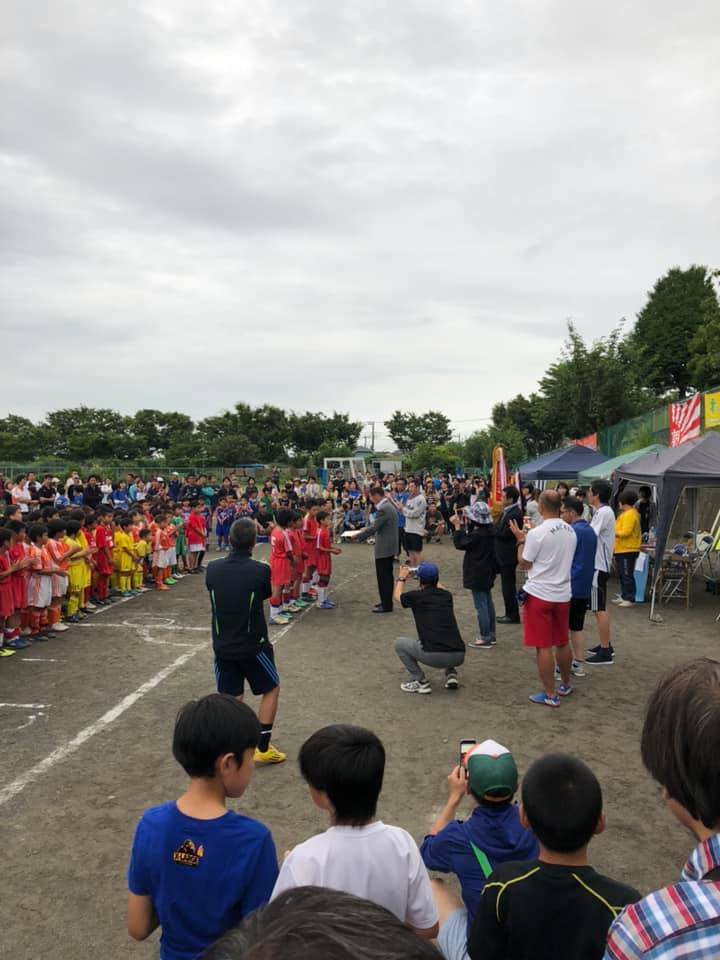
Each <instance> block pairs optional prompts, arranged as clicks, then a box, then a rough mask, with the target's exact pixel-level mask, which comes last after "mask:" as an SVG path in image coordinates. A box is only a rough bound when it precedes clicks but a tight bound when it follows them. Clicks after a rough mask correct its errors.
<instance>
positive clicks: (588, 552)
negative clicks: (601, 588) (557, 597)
mask: <svg viewBox="0 0 720 960" xmlns="http://www.w3.org/2000/svg"><path fill="white" fill-rule="evenodd" d="M572 528H573V530H574V531H575V536H576V538H577V545H576V547H575V556H574V557H573V562H572V569H571V571H570V585H571V590H572V598H573V600H585V598H586V597H589V596H590V594H591V592H592V581H593V576H594V574H595V550H596V548H597V534H596V533H595V531H594V530H593V528H592V527H591V526H590V524H589V523H588V522H587V520H576V521H575V523H574V524H573V525H572Z"/></svg>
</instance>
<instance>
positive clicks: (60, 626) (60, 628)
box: [53, 620, 70, 633]
mask: <svg viewBox="0 0 720 960" xmlns="http://www.w3.org/2000/svg"><path fill="white" fill-rule="evenodd" d="M69 629H70V627H69V626H68V625H67V624H66V623H62V621H60V620H59V621H58V622H57V623H56V624H54V625H53V630H55V632H56V633H65V631H66V630H69Z"/></svg>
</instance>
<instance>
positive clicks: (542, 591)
mask: <svg viewBox="0 0 720 960" xmlns="http://www.w3.org/2000/svg"><path fill="white" fill-rule="evenodd" d="M560 504H561V500H560V496H559V495H558V493H557V491H555V490H546V491H545V493H542V494H541V495H540V501H539V507H540V515H541V516H542V518H543V522H542V523H541V524H540V526H539V527H535V529H534V530H528V532H527V534H526V533H525V532H524V530H523V529H522V526H521V525H520V524H519V523H518V522H517V521H516V520H512V521H511V522H510V529H511V531H512V534H513V537H514V539H515V540H516V542H517V556H518V564H519V565H520V567H522V569H523V570H527V572H528V578H527V582H526V584H525V593H526V594H527V599H526V600H525V610H524V616H523V644H524V646H526V647H534V648H535V656H536V660H537V669H538V674H539V675H540V682H541V684H542V690H541V691H540V692H539V693H533V694H531V695H530V697H529V698H528V699H529V700H530V702H531V703H538V704H542V705H544V706H546V707H559V706H560V697H567V696H569V694H571V693H572V692H573V688H572V687H571V686H570V669H571V664H572V654H571V652H570V641H569V636H568V629H569V622H570V598H571V596H572V591H571V585H570V575H571V570H572V562H573V557H574V556H575V547H576V546H577V537H576V536H575V531H574V530H573V528H572V527H571V526H570V524H568V523H565V521H564V520H562V519H561V518H560ZM553 654H554V656H553ZM556 661H557V665H558V667H559V668H560V678H561V680H562V683H561V684H560V686H559V687H558V689H557V692H556V691H555V662H556Z"/></svg>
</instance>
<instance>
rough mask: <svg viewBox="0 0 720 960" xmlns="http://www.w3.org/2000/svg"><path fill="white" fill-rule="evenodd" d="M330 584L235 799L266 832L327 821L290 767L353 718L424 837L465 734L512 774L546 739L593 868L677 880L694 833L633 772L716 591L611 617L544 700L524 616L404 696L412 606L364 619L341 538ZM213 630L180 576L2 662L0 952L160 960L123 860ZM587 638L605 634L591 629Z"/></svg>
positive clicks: (451, 563) (355, 555)
mask: <svg viewBox="0 0 720 960" xmlns="http://www.w3.org/2000/svg"><path fill="white" fill-rule="evenodd" d="M258 555H259V556H262V555H263V548H260V549H259V551H258ZM427 556H428V558H429V559H433V560H435V561H436V562H438V563H439V564H440V568H441V578H442V580H443V582H444V583H445V585H446V586H448V587H450V588H451V589H452V590H453V591H454V592H455V596H456V609H457V613H458V620H459V622H460V626H461V629H462V631H463V633H464V636H465V638H466V639H470V638H471V637H472V636H473V635H475V633H476V625H475V620H474V614H473V611H472V605H471V602H470V597H469V594H467V593H465V592H464V591H463V590H462V587H461V579H460V565H461V564H460V561H461V557H460V555H459V554H457V553H456V552H455V551H454V550H453V548H452V546H451V545H450V544H441V545H438V546H432V547H430V548H429V549H428V552H427ZM333 579H334V583H333V584H332V595H333V598H334V599H335V601H336V602H337V607H336V609H335V610H333V611H320V610H316V609H314V608H311V609H309V610H307V611H305V612H304V613H303V614H302V615H301V616H299V617H297V618H296V619H295V621H294V622H293V623H292V626H291V627H289V628H276V629H275V633H274V639H275V640H276V648H275V651H276V657H277V661H278V665H279V669H280V673H281V677H282V684H283V685H282V693H281V703H280V711H279V715H278V719H277V722H276V726H275V733H274V736H273V740H274V742H275V743H276V745H277V746H278V747H280V748H281V749H283V750H285V751H287V753H288V754H289V758H290V759H289V760H288V762H287V763H286V764H283V765H282V766H279V767H272V768H269V769H260V770H258V771H257V773H256V776H255V778H254V780H253V782H252V784H251V786H250V789H249V791H248V793H247V794H246V796H245V797H244V798H243V799H242V801H240V806H241V807H242V808H243V809H244V810H245V811H246V812H247V813H249V814H250V815H252V816H255V817H258V818H260V819H262V820H263V821H265V822H266V823H267V824H268V825H269V826H270V828H271V829H272V831H273V834H274V836H275V841H276V844H277V848H278V851H279V852H280V853H282V851H284V850H285V849H287V848H288V847H290V846H292V845H293V844H295V843H297V842H299V841H301V840H303V839H304V838H305V837H307V836H308V835H310V834H312V833H314V832H317V831H319V830H321V829H323V826H324V823H323V815H322V814H321V812H320V811H319V810H317V809H316V808H314V807H313V806H312V805H311V803H310V801H309V799H308V796H307V792H306V790H305V788H304V786H303V783H302V781H301V779H300V776H299V774H298V769H297V764H296V762H295V758H296V756H297V752H298V749H299V747H300V745H301V743H302V742H303V740H304V739H305V738H306V737H307V736H308V735H309V734H310V733H311V732H312V731H313V730H315V729H316V728H318V727H320V726H322V725H324V724H327V723H331V722H339V721H345V722H352V723H358V724H363V725H366V726H369V727H372V728H373V729H374V730H375V731H376V732H377V733H378V734H379V735H380V736H381V737H382V739H383V741H384V742H385V745H386V748H387V751H388V766H387V774H386V780H385V789H384V791H383V795H382V798H381V802H380V811H379V814H380V816H381V817H382V819H384V820H385V821H387V822H390V823H396V824H399V825H401V826H403V827H405V828H406V829H407V830H409V831H410V832H411V833H412V834H413V835H414V836H415V837H416V838H418V839H420V838H422V836H423V834H424V833H425V832H426V829H427V828H428V826H429V825H430V823H431V822H432V819H433V816H434V814H435V813H436V812H437V811H438V809H439V808H440V807H441V806H442V804H443V803H444V800H445V796H446V790H445V787H446V784H445V777H446V775H447V773H448V772H449V770H450V769H451V767H452V766H453V763H454V762H455V758H456V756H457V751H458V743H459V741H460V739H461V738H463V737H474V738H476V739H477V740H481V739H484V738H486V737H494V738H495V739H498V740H500V741H501V742H502V743H504V744H506V745H507V746H509V747H510V748H511V749H512V750H513V752H514V753H515V755H516V757H517V760H518V764H519V766H520V768H521V771H522V769H524V768H525V767H526V766H527V764H528V762H529V761H530V760H532V759H533V758H534V757H536V756H537V755H538V754H540V753H542V752H543V751H548V750H564V751H568V752H573V753H575V754H577V755H578V756H580V757H582V758H583V759H584V760H586V761H587V762H588V763H589V764H590V765H591V766H592V768H593V769H594V770H595V772H596V773H597V775H598V776H599V778H600V781H601V783H602V785H603V789H604V795H605V803H606V812H607V818H608V828H607V831H606V833H605V834H604V835H603V836H601V837H599V838H597V840H595V841H594V842H593V844H592V847H591V852H592V862H593V864H594V865H595V866H596V867H597V868H598V869H600V870H603V871H606V872H608V873H610V874H611V875H613V876H615V877H616V878H617V879H621V880H624V881H627V882H629V883H632V884H634V885H635V886H637V887H638V888H640V889H641V890H642V891H647V890H650V889H652V888H654V887H656V886H657V885H659V884H662V883H664V882H666V881H669V880H672V879H673V878H675V877H676V876H677V874H678V872H679V870H680V868H681V866H682V864H683V863H684V861H685V857H686V855H687V853H688V851H689V850H690V849H691V846H692V842H691V840H690V839H689V837H687V836H685V835H684V833H683V831H682V830H681V829H680V828H679V827H678V826H677V825H676V824H675V823H674V821H673V820H672V819H671V817H670V815H669V814H668V813H667V812H666V811H665V810H664V808H663V806H662V805H661V803H660V801H659V798H658V790H657V788H656V786H655V785H654V784H653V783H652V782H651V781H650V780H649V779H648V777H647V776H646V774H645V773H644V771H643V769H642V767H641V764H640V759H639V733H640V726H641V715H642V709H643V704H644V701H645V699H646V697H647V694H648V693H649V691H650V689H651V688H652V686H653V683H654V681H655V679H656V677H657V676H658V674H659V673H660V672H661V671H662V670H663V669H664V668H665V667H667V666H669V665H671V664H674V663H677V662H678V661H680V660H682V659H685V658H687V657H691V656H697V655H708V656H717V651H718V641H719V640H720V624H716V623H715V616H716V614H717V612H718V607H719V604H718V599H717V598H713V597H710V596H708V595H706V594H704V593H702V592H701V589H702V587H701V585H698V587H697V588H696V597H695V603H696V605H695V606H694V607H693V608H692V609H691V610H690V611H686V610H685V609H684V608H681V607H679V606H675V607H672V608H670V609H669V610H667V611H666V610H665V609H664V610H663V615H664V616H665V623H663V624H661V625H654V624H650V623H649V622H648V619H647V608H646V607H645V608H640V607H638V608H636V609H634V610H613V613H612V617H613V643H614V645H615V647H616V663H615V665H614V666H612V667H603V668H595V670H594V671H592V669H591V668H588V677H587V678H586V679H582V680H578V681H577V683H576V688H577V692H576V694H575V695H574V696H573V697H571V698H570V699H568V700H566V701H564V702H563V703H562V707H561V708H560V709H559V710H554V711H553V710H549V709H547V708H544V707H536V706H533V705H531V704H530V703H528V701H527V695H528V693H531V692H533V691H534V690H535V689H537V679H536V674H535V667H534V662H533V656H532V654H531V653H528V652H526V651H524V650H523V648H522V646H521V638H520V628H519V627H514V626H510V627H504V628H499V642H498V645H497V647H495V648H494V649H492V650H490V651H468V654H467V660H466V663H465V666H464V667H463V668H462V670H461V683H462V685H461V688H460V690H459V691H457V692H456V693H450V692H448V691H446V690H444V689H443V687H442V684H441V682H440V681H441V677H440V675H439V674H435V675H434V676H431V678H432V679H433V680H434V681H435V684H434V691H433V694H432V696H426V697H419V696H413V695H409V694H405V693H402V692H401V691H400V689H399V685H400V682H401V681H402V680H403V679H404V676H403V673H404V672H403V669H402V668H401V666H400V663H399V661H398V660H397V658H396V656H395V654H394V652H393V649H392V643H393V639H394V637H395V636H398V635H403V634H408V632H410V631H411V630H412V617H411V615H410V614H409V613H406V612H404V611H400V610H398V611H397V612H395V613H393V615H392V616H372V615H370V613H369V609H370V607H371V605H372V604H373V603H375V602H376V590H375V580H374V567H373V561H372V548H371V547H369V546H367V545H360V544H357V545H350V546H348V547H346V548H345V549H344V552H343V555H342V556H341V557H338V558H336V560H335V572H334V574H333ZM496 602H497V598H496ZM501 609H502V607H501V604H500V612H501ZM208 624H209V611H208V603H207V599H206V591H205V588H204V584H203V582H202V580H201V578H200V577H188V578H185V579H184V580H183V581H182V582H181V583H179V584H178V585H177V586H176V587H174V588H173V590H172V592H171V593H167V594H160V595H158V594H155V593H147V594H145V595H143V596H142V597H140V598H138V599H135V600H132V601H128V602H123V603H119V604H116V605H115V606H113V607H111V608H108V609H106V610H103V611H102V612H101V613H99V614H97V615H96V616H93V617H92V618H91V619H89V620H88V621H87V622H86V623H84V624H83V625H82V626H78V627H76V628H74V629H73V630H71V631H68V632H67V633H66V634H64V636H63V637H62V638H59V639H56V640H53V641H51V642H50V643H47V644H37V645H34V646H33V647H31V648H29V649H28V650H27V651H23V653H18V654H17V655H16V656H15V657H12V658H8V659H4V660H2V661H1V662H0V721H1V722H2V739H1V740H0V817H1V818H2V848H3V878H4V883H3V896H2V900H3V906H4V908H5V909H4V910H3V935H2V947H3V948H2V949H0V954H2V955H8V956H12V957H13V958H14V960H31V958H37V957H44V958H45V957H47V958H52V960H77V958H78V957H86V956H93V955H101V956H102V957H103V958H104V960H121V958H127V957H136V958H140V960H142V958H150V957H153V956H156V955H157V949H158V947H157V936H156V935H155V936H153V937H152V938H151V939H150V940H149V941H148V942H147V943H145V944H136V943H134V942H133V941H131V940H130V939H129V938H128V936H127V933H126V930H125V890H126V887H125V871H126V866H127V858H128V851H129V848H130V842H131V837H132V833H133V829H134V825H135V823H136V821H137V819H138V817H139V816H140V814H141V813H142V811H143V810H144V809H145V808H146V807H149V806H153V805H155V804H158V803H161V802H163V801H165V800H168V799H171V798H173V797H175V796H177V795H178V794H179V793H180V792H181V791H182V789H183V784H184V774H183V772H182V770H181V769H180V768H179V767H178V766H177V765H176V764H175V762H174V761H173V759H172V757H171V754H170V741H171V733H172V727H173V720H174V717H175V713H176V711H177V709H178V707H179V706H180V705H181V704H182V703H184V702H185V701H186V700H188V699H191V698H194V697H197V696H200V695H202V694H205V693H208V692H210V691H212V689H213V671H212V654H211V649H210V636H209V629H208ZM588 638H589V640H590V641H591V642H594V626H592V625H591V626H590V629H589V631H588ZM430 675H432V672H431V674H430ZM251 702H252V701H251ZM5 950H7V951H8V952H7V954H5V952H4V951H5Z"/></svg>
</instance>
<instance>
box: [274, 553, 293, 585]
mask: <svg viewBox="0 0 720 960" xmlns="http://www.w3.org/2000/svg"><path fill="white" fill-rule="evenodd" d="M293 579H294V577H293V569H292V564H291V563H290V561H289V560H276V559H271V560H270V582H271V583H272V585H273V586H274V587H285V586H287V585H288V584H289V583H292V582H293Z"/></svg>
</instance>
